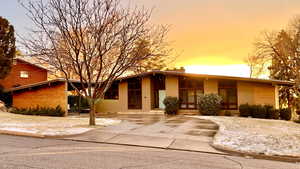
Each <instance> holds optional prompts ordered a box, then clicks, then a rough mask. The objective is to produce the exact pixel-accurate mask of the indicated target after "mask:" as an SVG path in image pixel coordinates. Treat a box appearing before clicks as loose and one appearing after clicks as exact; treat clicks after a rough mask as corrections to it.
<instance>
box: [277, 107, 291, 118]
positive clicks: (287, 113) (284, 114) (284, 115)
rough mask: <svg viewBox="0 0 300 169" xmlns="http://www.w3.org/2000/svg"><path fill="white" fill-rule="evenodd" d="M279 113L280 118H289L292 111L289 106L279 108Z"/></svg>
mask: <svg viewBox="0 0 300 169" xmlns="http://www.w3.org/2000/svg"><path fill="white" fill-rule="evenodd" d="M279 113H280V118H281V119H282V120H291V118H292V111H291V109H290V108H284V109H280V110H279Z"/></svg>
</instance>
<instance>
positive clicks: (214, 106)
mask: <svg viewBox="0 0 300 169" xmlns="http://www.w3.org/2000/svg"><path fill="white" fill-rule="evenodd" d="M198 100H199V101H198V104H199V111H200V113H201V114H202V115H211V116H216V115H217V114H218V112H219V111H220V109H221V102H222V97H221V96H219V95H217V94H204V95H200V96H199V99H198Z"/></svg>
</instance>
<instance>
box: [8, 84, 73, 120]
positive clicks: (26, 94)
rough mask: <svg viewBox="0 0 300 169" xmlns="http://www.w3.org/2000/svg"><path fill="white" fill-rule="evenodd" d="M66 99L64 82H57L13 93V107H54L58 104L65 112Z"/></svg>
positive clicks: (66, 108)
mask: <svg viewBox="0 0 300 169" xmlns="http://www.w3.org/2000/svg"><path fill="white" fill-rule="evenodd" d="M67 100H68V95H67V83H66V82H59V83H55V84H51V85H48V86H47V85H46V86H41V87H40V88H37V89H32V90H24V91H19V92H14V93H13V107H16V108H30V107H36V106H40V107H53V108H55V107H56V106H58V105H60V106H61V107H62V109H63V110H64V111H65V112H66V113H67V110H68V107H67V106H68V103H67ZM66 115H67V114H66Z"/></svg>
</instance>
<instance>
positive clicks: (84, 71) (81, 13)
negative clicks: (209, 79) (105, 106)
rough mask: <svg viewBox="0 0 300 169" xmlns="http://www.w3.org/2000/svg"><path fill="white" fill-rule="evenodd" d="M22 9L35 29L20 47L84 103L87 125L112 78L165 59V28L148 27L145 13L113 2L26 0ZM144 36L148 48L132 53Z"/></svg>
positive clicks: (149, 12) (148, 17)
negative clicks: (60, 74) (76, 82)
mask: <svg viewBox="0 0 300 169" xmlns="http://www.w3.org/2000/svg"><path fill="white" fill-rule="evenodd" d="M23 6H24V7H25V8H26V9H27V11H28V16H29V17H30V19H31V20H32V21H33V23H34V25H35V26H36V28H35V29H34V30H32V31H31V33H30V35H29V36H27V38H23V42H24V43H23V44H24V45H25V47H27V49H28V50H29V51H30V53H31V54H32V56H33V57H36V58H38V60H40V61H42V62H44V63H47V64H49V65H50V66H52V67H53V68H55V69H56V70H59V71H61V72H63V74H64V76H65V78H66V80H67V81H68V82H69V84H70V85H71V86H72V87H73V88H74V89H75V90H76V91H77V92H78V93H81V94H82V95H83V96H85V97H86V98H87V99H88V100H89V102H90V107H91V111H90V122H89V123H90V125H95V105H96V104H97V103H98V102H99V101H100V100H101V99H102V98H103V97H104V93H105V92H106V91H107V90H108V89H109V88H110V86H111V84H112V82H113V81H114V80H116V79H117V78H118V77H120V76H122V75H123V74H124V73H126V72H127V71H128V70H131V69H132V68H133V67H136V66H137V65H139V63H141V62H142V61H144V60H147V59H149V58H151V57H155V56H161V57H164V56H165V55H164V49H163V48H161V44H164V43H165V39H166V33H167V31H166V30H167V27H165V26H154V25H151V24H150V23H149V20H150V17H151V11H150V10H147V9H144V8H137V7H135V8H129V7H128V8H124V7H123V6H122V5H121V4H120V2H119V1H118V0H49V1H47V2H43V1H42V0H37V1H33V0H31V1H29V2H28V3H26V4H23ZM144 37H147V41H148V42H149V43H148V44H147V45H148V47H147V48H148V49H150V50H149V51H148V52H146V53H145V54H143V52H141V53H140V54H139V55H137V53H139V52H138V51H137V44H138V42H139V41H140V40H141V38H144ZM69 72H72V75H71V74H70V73H69ZM71 77H77V78H78V79H79V80H80V82H81V86H80V87H76V86H75V85H74V84H73V83H72V81H71V80H70V79H71ZM81 89H85V90H82V91H80V90H81Z"/></svg>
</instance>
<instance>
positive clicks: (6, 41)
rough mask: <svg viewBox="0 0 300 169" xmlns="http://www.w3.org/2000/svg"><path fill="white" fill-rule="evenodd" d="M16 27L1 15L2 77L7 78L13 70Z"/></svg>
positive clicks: (0, 67)
mask: <svg viewBox="0 0 300 169" xmlns="http://www.w3.org/2000/svg"><path fill="white" fill-rule="evenodd" d="M14 32H15V31H14V27H13V26H12V25H10V24H9V22H8V21H7V20H6V19H5V18H2V17H1V16H0V79H3V78H5V77H6V76H7V75H8V73H9V72H10V70H11V64H12V61H13V58H14V57H15V53H16V46H15V35H14Z"/></svg>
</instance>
